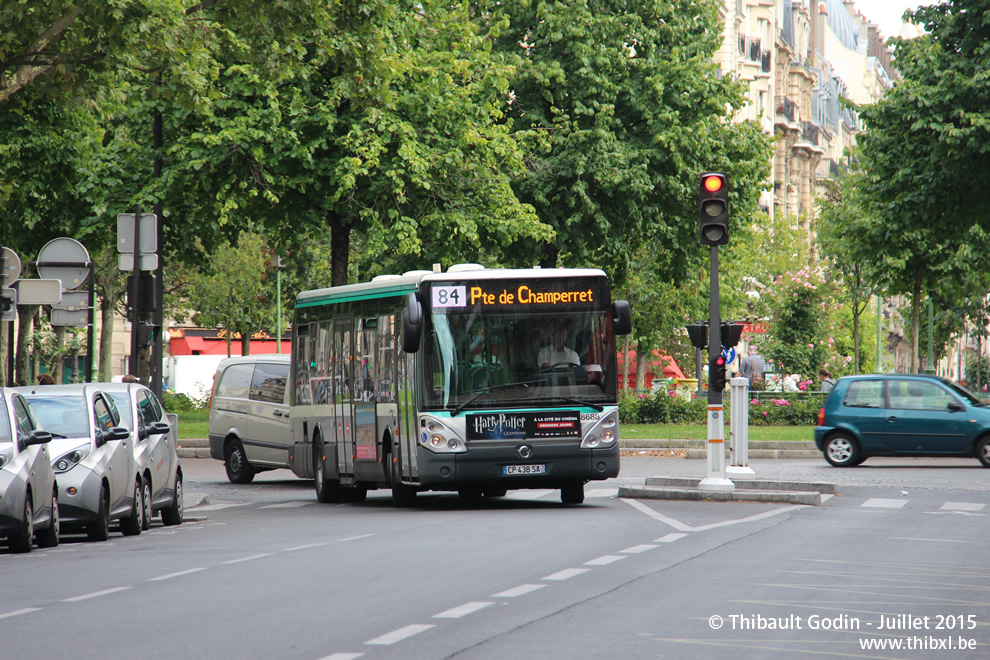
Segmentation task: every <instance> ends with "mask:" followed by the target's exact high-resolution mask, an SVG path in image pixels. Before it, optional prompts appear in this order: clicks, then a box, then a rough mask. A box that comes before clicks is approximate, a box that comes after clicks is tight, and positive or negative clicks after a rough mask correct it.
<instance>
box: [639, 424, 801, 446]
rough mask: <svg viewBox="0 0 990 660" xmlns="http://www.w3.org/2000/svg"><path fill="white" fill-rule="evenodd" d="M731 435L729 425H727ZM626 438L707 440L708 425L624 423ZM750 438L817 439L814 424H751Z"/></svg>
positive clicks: (772, 440) (727, 430)
mask: <svg viewBox="0 0 990 660" xmlns="http://www.w3.org/2000/svg"><path fill="white" fill-rule="evenodd" d="M725 437H726V438H728V437H729V427H728V425H726V427H725ZM622 438H623V439H624V440H706V439H707V438H708V427H707V426H705V425H703V424H623V425H622ZM749 439H750V441H756V442H787V441H793V442H810V441H813V440H814V439H815V427H814V426H750V427H749Z"/></svg>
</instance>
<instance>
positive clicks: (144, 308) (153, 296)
mask: <svg viewBox="0 0 990 660" xmlns="http://www.w3.org/2000/svg"><path fill="white" fill-rule="evenodd" d="M133 283H134V276H133V275H128V276H127V289H126V292H127V293H126V294H125V296H124V302H125V303H126V304H127V312H128V313H127V315H128V317H129V316H130V315H131V314H132V313H133V311H134V307H133V301H131V287H132V286H133ZM157 294H158V287H156V286H155V275H154V273H141V277H140V279H139V280H138V300H139V301H140V303H141V309H139V310H138V311H140V312H153V311H155V310H156V309H157V308H158V295H157Z"/></svg>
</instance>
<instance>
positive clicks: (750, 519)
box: [694, 504, 808, 532]
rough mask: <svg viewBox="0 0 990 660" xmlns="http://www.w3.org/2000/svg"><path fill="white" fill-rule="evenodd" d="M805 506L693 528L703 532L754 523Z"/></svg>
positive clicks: (797, 505)
mask: <svg viewBox="0 0 990 660" xmlns="http://www.w3.org/2000/svg"><path fill="white" fill-rule="evenodd" d="M806 508H808V505H807V504H793V505H791V506H782V507H780V508H779V509H774V510H773V511H764V512H763V513H758V514H756V515H755V516H746V517H745V518H737V519H735V520H726V521H725V522H719V523H712V524H710V525H701V526H700V527H695V528H694V531H695V532H704V531H706V530H709V529H717V528H719V527H728V526H729V525H738V524H740V523H748V522H755V521H757V520H763V519H764V518H772V517H773V516H779V515H780V514H782V513H787V512H789V511H795V510H797V509H806Z"/></svg>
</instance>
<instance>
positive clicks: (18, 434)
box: [0, 387, 59, 552]
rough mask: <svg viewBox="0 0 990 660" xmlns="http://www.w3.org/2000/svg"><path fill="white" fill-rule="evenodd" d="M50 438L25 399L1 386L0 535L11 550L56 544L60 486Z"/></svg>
mask: <svg viewBox="0 0 990 660" xmlns="http://www.w3.org/2000/svg"><path fill="white" fill-rule="evenodd" d="M51 439H52V435H51V433H49V432H48V431H44V430H42V429H41V426H40V425H39V424H38V422H37V420H36V419H35V418H34V415H33V414H32V412H31V407H30V405H29V404H28V402H27V400H25V398H24V397H23V396H22V395H20V394H19V393H17V392H15V391H13V390H12V389H9V388H6V387H0V537H6V538H7V543H8V544H9V546H10V550H11V551H12V552H31V545H32V544H33V543H34V542H35V540H37V542H38V547H39V548H52V547H55V546H57V545H58V535H59V518H58V485H57V484H56V482H55V472H54V471H53V470H52V465H51V458H50V456H49V455H48V444H49V443H50V442H51Z"/></svg>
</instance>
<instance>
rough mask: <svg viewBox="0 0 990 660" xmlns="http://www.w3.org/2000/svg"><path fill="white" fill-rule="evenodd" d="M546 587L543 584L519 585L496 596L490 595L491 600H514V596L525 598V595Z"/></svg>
mask: <svg viewBox="0 0 990 660" xmlns="http://www.w3.org/2000/svg"><path fill="white" fill-rule="evenodd" d="M545 586H547V585H545V584H521V585H519V586H518V587H513V588H512V589H506V590H505V591H500V592H498V593H497V594H492V598H515V597H516V596H525V595H526V594H529V593H533V592H534V591H536V590H537V589H542V588H543V587H545Z"/></svg>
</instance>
